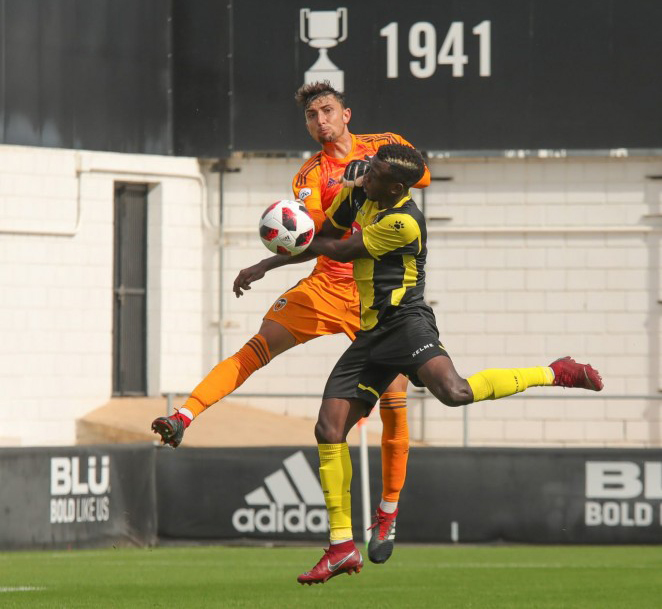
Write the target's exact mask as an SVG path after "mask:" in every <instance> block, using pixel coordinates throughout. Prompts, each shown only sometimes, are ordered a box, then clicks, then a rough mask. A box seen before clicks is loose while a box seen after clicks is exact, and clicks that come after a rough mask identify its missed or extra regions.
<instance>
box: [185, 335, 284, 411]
mask: <svg viewBox="0 0 662 609" xmlns="http://www.w3.org/2000/svg"><path fill="white" fill-rule="evenodd" d="M270 361H271V354H270V353H269V346H268V345H267V341H266V339H265V338H264V337H263V336H262V335H261V334H256V335H255V336H254V337H253V338H251V339H250V340H249V341H248V342H247V343H246V344H245V345H244V346H243V347H242V348H241V349H239V351H237V352H236V353H235V354H234V355H233V356H231V357H228V358H227V359H224V360H223V361H222V362H221V363H220V364H217V365H216V366H215V367H214V368H213V369H212V371H211V372H210V373H209V374H208V375H207V376H206V377H205V378H204V379H203V380H202V381H201V382H200V384H199V385H198V386H197V387H196V388H195V389H194V390H193V392H192V393H191V395H190V397H189V398H188V399H187V400H186V402H184V406H183V407H184V408H188V409H189V410H190V411H191V412H192V413H193V416H194V417H197V416H198V415H199V414H200V413H201V412H203V411H205V410H206V409H207V408H209V407H210V406H211V405H212V404H214V403H216V402H218V400H220V399H222V398H224V397H225V396H226V395H228V394H229V393H232V392H233V391H234V390H235V389H236V388H237V387H239V386H241V385H242V383H243V382H244V381H245V380H246V379H247V378H248V377H249V376H250V375H251V374H253V372H255V371H256V370H258V369H259V368H262V366H266V365H267V364H268V363H269V362H270Z"/></svg>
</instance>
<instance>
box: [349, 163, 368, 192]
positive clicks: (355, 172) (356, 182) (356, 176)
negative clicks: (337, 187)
mask: <svg viewBox="0 0 662 609" xmlns="http://www.w3.org/2000/svg"><path fill="white" fill-rule="evenodd" d="M369 169H370V163H369V162H368V161H364V160H361V159H356V160H354V161H350V162H349V163H347V167H345V173H343V176H342V181H343V186H344V187H345V188H351V187H353V186H361V184H363V176H364V175H365V174H366V173H367V172H368V170H369Z"/></svg>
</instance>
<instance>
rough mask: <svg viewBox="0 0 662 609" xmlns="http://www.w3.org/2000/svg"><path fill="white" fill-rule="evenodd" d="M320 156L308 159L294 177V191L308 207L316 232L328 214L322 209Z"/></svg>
mask: <svg viewBox="0 0 662 609" xmlns="http://www.w3.org/2000/svg"><path fill="white" fill-rule="evenodd" d="M320 157H321V154H316V155H315V156H313V157H311V158H310V159H308V160H307V161H306V162H305V163H304V164H303V165H302V166H301V168H300V169H299V171H298V172H297V173H296V175H295V176H294V178H293V179H292V192H293V193H294V196H295V198H297V199H300V200H301V201H303V203H304V205H305V206H306V208H307V209H308V212H309V213H310V215H311V217H312V218H313V222H315V232H318V231H319V230H320V228H322V224H324V220H325V219H326V214H325V213H324V210H323V209H322V193H321V190H320V174H321V169H320Z"/></svg>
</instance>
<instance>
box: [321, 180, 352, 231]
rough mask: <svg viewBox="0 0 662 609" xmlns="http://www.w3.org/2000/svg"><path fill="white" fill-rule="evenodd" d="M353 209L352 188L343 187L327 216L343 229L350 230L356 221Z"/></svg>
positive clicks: (327, 211)
mask: <svg viewBox="0 0 662 609" xmlns="http://www.w3.org/2000/svg"><path fill="white" fill-rule="evenodd" d="M354 215H355V214H354V212H353V210H352V188H343V189H342V190H341V191H340V192H339V193H338V194H337V195H336V198H335V199H334V200H333V203H331V206H330V207H329V209H327V210H326V217H327V218H329V220H331V223H332V224H333V225H334V226H335V227H336V228H340V229H342V230H349V229H350V228H351V226H352V222H354Z"/></svg>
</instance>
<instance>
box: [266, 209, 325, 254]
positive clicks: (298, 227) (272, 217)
mask: <svg viewBox="0 0 662 609" xmlns="http://www.w3.org/2000/svg"><path fill="white" fill-rule="evenodd" d="M259 230H260V239H262V243H264V245H265V246H266V247H267V249H268V250H269V251H270V252H273V253H274V254H283V255H285V256H293V255H296V254H300V253H301V252H303V251H304V250H305V249H306V248H307V247H308V246H309V245H310V242H311V241H312V240H313V237H314V236H315V223H314V222H313V219H312V218H311V216H310V214H309V213H308V210H307V209H306V206H305V205H304V204H303V203H301V202H299V201H290V200H287V199H283V200H281V201H276V202H275V203H272V204H271V205H270V206H269V207H267V209H266V210H265V212H264V213H263V214H262V217H261V218H260V224H259Z"/></svg>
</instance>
